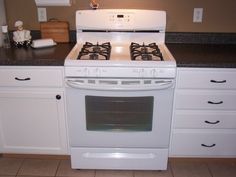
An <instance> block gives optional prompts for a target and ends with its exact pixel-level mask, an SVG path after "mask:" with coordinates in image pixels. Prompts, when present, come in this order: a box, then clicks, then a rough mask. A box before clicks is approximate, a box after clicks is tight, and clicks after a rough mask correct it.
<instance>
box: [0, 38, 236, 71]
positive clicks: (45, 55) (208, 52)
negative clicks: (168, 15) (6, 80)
mask: <svg viewBox="0 0 236 177" xmlns="http://www.w3.org/2000/svg"><path fill="white" fill-rule="evenodd" d="M74 45H75V43H67V44H58V45H57V46H55V47H49V48H42V49H33V48H15V47H12V48H10V49H3V48H0V65H2V66H4V65H6V66H63V65H64V60H65V58H66V56H67V55H68V53H69V52H70V51H71V49H72V48H73V46H74ZM167 47H168V48H169V50H170V51H171V53H172V54H173V56H174V57H175V59H176V62H177V66H178V67H214V68H236V45H233V44H232V45H230V44H182V43H180V44H178V43H175V44H170V43H169V44H167Z"/></svg>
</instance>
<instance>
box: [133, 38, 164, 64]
mask: <svg viewBox="0 0 236 177" xmlns="http://www.w3.org/2000/svg"><path fill="white" fill-rule="evenodd" d="M130 54H131V60H144V61H163V60H164V59H163V56H162V53H161V51H160V49H159V47H158V45H157V44H156V43H151V44H148V45H145V44H144V43H143V44H142V45H141V44H138V43H134V42H132V43H131V45H130Z"/></svg>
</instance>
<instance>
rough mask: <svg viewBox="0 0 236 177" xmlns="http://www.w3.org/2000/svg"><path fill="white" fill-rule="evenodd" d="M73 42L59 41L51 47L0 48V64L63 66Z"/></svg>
mask: <svg viewBox="0 0 236 177" xmlns="http://www.w3.org/2000/svg"><path fill="white" fill-rule="evenodd" d="M74 45H75V43H60V44H57V45H56V46H53V47H48V48H40V49H34V48H31V47H28V48H23V47H22V48H16V47H14V46H12V47H11V48H10V49H3V48H0V65H2V66H4V65H6V66H64V61H65V58H66V56H67V55H68V54H69V52H70V51H71V49H72V48H73V47H74Z"/></svg>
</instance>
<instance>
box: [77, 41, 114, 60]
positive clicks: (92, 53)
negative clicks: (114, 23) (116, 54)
mask: <svg viewBox="0 0 236 177" xmlns="http://www.w3.org/2000/svg"><path fill="white" fill-rule="evenodd" d="M110 55H111V44H110V42H106V43H102V44H99V43H97V44H92V43H90V42H86V43H85V44H84V45H83V47H82V49H81V51H80V53H79V56H78V60H109V59H110Z"/></svg>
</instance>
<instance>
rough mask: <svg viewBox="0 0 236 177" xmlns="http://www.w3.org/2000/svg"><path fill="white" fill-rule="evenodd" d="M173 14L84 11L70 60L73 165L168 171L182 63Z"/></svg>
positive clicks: (78, 14)
mask: <svg viewBox="0 0 236 177" xmlns="http://www.w3.org/2000/svg"><path fill="white" fill-rule="evenodd" d="M165 29H166V13H165V12H164V11H152V10H128V9H109V10H105V9H103V10H80V11H77V12H76V30H77V44H76V45H75V47H74V48H73V49H72V51H71V52H70V53H69V55H68V56H67V58H66V60H65V76H66V78H65V80H66V96H67V112H68V121H69V137H70V148H71V160H72V168H75V169H136V170H164V169H166V168H167V159H168V148H169V136H170V124H171V115H172V104H173V91H174V83H175V75H176V63H175V60H174V58H173V56H172V55H171V53H170V52H169V50H168V49H167V47H166V45H165Z"/></svg>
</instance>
